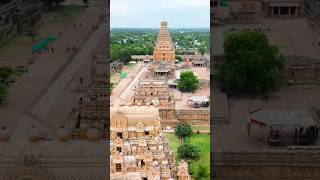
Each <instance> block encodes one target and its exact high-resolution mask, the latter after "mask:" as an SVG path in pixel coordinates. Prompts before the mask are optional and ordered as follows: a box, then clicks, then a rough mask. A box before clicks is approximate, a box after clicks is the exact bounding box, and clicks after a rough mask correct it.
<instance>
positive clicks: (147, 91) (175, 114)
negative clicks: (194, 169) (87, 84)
mask: <svg viewBox="0 0 320 180" xmlns="http://www.w3.org/2000/svg"><path fill="white" fill-rule="evenodd" d="M181 57H182V58H183V59H184V60H185V62H187V63H188V64H189V66H184V62H181V63H180V62H179V63H177V60H176V55H175V47H174V44H173V42H172V39H171V37H170V33H169V30H168V23H167V22H166V21H162V22H161V27H160V31H159V34H158V38H157V42H156V44H155V47H154V50H153V56H150V55H132V56H131V58H132V60H135V61H136V63H135V65H134V66H135V68H136V69H135V70H133V72H134V74H131V75H130V72H129V75H127V79H126V78H124V79H123V80H120V83H119V85H117V86H116V87H115V89H114V90H113V93H114V94H111V96H115V95H117V97H114V98H113V97H111V102H110V104H111V105H112V106H111V109H112V111H111V129H110V131H111V137H110V141H111V147H110V151H111V160H110V166H111V179H114V180H115V179H139V180H140V179H161V180H162V179H178V180H190V179H191V177H190V175H189V171H188V164H187V163H186V162H185V161H184V160H182V161H181V162H175V160H174V157H175V154H174V153H177V152H171V151H170V149H169V147H168V143H167V140H166V139H165V137H164V133H168V132H172V130H173V129H174V128H175V127H176V125H177V124H178V123H179V122H185V123H189V124H191V126H193V127H197V126H198V127H201V128H204V132H205V133H208V132H209V131H210V109H209V96H208V95H209V86H208V84H210V81H209V71H208V70H209V68H208V67H209V64H210V63H209V60H208V56H207V55H198V54H194V55H182V56H181ZM131 66H132V65H131ZM185 67H188V70H190V71H193V72H194V73H195V75H196V76H197V77H198V78H199V88H198V89H197V90H196V92H190V93H183V92H181V91H180V90H179V89H178V88H177V84H178V81H179V78H180V73H181V72H183V71H184V70H187V69H186V68H185ZM128 79H129V80H128ZM121 81H122V82H121ZM121 83H123V84H121ZM124 83H127V84H126V85H124ZM192 100H194V101H192Z"/></svg>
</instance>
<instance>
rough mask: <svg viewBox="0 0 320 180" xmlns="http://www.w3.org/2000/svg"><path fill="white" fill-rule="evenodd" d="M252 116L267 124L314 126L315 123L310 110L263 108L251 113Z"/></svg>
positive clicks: (253, 118) (255, 119)
mask: <svg viewBox="0 0 320 180" xmlns="http://www.w3.org/2000/svg"><path fill="white" fill-rule="evenodd" d="M250 118H251V120H254V121H257V122H259V123H262V124H265V125H279V126H313V125H314V124H315V122H314V120H313V118H312V114H311V112H310V111H308V110H261V111H257V112H255V113H253V114H251V116H250Z"/></svg>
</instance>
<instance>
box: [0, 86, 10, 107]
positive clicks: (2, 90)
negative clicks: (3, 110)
mask: <svg viewBox="0 0 320 180" xmlns="http://www.w3.org/2000/svg"><path fill="white" fill-rule="evenodd" d="M7 96H8V89H7V87H6V86H1V85H0V104H3V102H4V101H5V100H6V98H7Z"/></svg>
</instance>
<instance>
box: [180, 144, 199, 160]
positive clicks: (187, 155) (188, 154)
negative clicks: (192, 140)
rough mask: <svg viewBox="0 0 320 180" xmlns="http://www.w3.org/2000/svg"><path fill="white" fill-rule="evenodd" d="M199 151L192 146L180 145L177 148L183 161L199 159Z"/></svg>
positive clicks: (195, 146) (196, 147)
mask: <svg viewBox="0 0 320 180" xmlns="http://www.w3.org/2000/svg"><path fill="white" fill-rule="evenodd" d="M200 153H201V149H200V148H199V147H198V146H197V145H194V144H182V145H180V146H179V147H178V154H179V156H180V157H181V158H183V159H192V160H197V159H199V158H200Z"/></svg>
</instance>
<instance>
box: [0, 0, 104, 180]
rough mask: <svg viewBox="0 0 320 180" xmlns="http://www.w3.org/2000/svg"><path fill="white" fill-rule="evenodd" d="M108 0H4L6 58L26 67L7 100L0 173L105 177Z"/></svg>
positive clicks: (4, 63) (2, 51)
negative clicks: (47, 2) (53, 0)
mask: <svg viewBox="0 0 320 180" xmlns="http://www.w3.org/2000/svg"><path fill="white" fill-rule="evenodd" d="M106 5H107V4H106V2H104V1H100V0H96V1H89V4H88V5H85V4H83V3H82V2H76V3H75V2H74V1H68V0H67V1H65V2H63V3H60V4H59V5H58V6H56V5H55V4H54V5H52V6H50V7H47V6H46V5H45V4H44V3H43V2H42V1H41V2H40V1H32V2H30V1H15V0H12V1H7V3H5V4H4V5H1V6H0V7H1V8H0V12H1V17H2V18H1V26H0V34H1V45H0V66H1V67H6V68H7V67H8V68H13V69H15V68H16V67H20V66H22V67H24V70H25V71H24V73H22V74H20V76H16V77H15V78H14V82H10V83H8V87H7V89H8V92H7V95H6V98H5V100H4V101H3V102H2V103H1V105H0V126H1V130H0V141H1V142H0V146H1V148H0V156H1V158H0V164H1V168H0V171H1V173H0V179H25V178H26V179H48V180H49V179H90V178H94V179H104V178H106V173H105V171H106V169H105V154H106V151H105V150H104V149H105V147H106V145H105V142H104V137H105V131H106V129H105V127H106V123H107V122H106V118H107V115H108V111H107V106H106V104H108V101H107V100H108V97H107V95H106V94H107V92H106V84H107V82H108V81H107V80H106V78H105V77H106V69H107V56H106V53H107V47H106V44H105V42H106V40H107V38H108V35H107V31H106V28H105V27H106V23H108V21H109V20H108V19H107V14H106V12H107V10H108V9H107V6H106ZM17 12H20V13H21V14H20V15H17V14H15V13H17ZM17 16H18V17H21V18H24V19H19V21H14V19H15V18H16V17H17ZM29 20H30V21H29ZM21 22H22V23H21ZM29 22H30V24H29ZM88 161H90V162H92V163H91V164H88V163H87V162H88ZM79 163H80V164H83V165H84V166H82V167H79V166H78V165H77V164H79ZM66 164H68V165H67V166H68V168H66V166H65V165H66Z"/></svg>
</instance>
